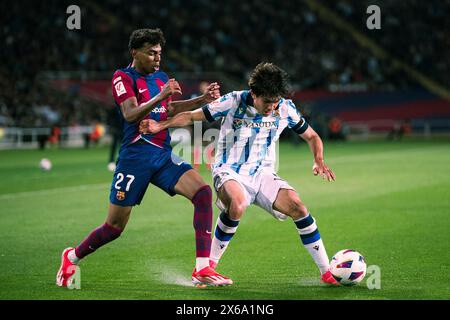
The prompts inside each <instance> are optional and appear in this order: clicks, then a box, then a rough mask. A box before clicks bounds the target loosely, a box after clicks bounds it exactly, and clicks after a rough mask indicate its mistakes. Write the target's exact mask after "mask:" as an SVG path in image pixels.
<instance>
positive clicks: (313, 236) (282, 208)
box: [273, 189, 337, 284]
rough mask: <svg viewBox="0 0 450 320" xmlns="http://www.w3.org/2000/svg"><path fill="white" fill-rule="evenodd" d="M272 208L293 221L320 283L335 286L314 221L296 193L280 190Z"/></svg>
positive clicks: (289, 190)
mask: <svg viewBox="0 0 450 320" xmlns="http://www.w3.org/2000/svg"><path fill="white" fill-rule="evenodd" d="M273 208H274V209H275V210H277V211H279V212H281V213H283V214H285V215H287V216H289V217H291V218H292V220H293V221H294V223H295V226H296V228H297V231H298V233H299V235H300V239H301V241H302V243H303V245H304V246H305V248H306V249H307V250H308V252H309V253H310V255H311V257H312V258H313V260H314V262H315V263H316V265H317V267H318V268H319V270H320V273H321V281H322V282H324V283H329V284H337V282H336V280H335V279H334V278H333V276H332V275H331V273H330V271H329V268H330V264H329V259H328V255H327V252H326V250H325V246H324V244H323V241H322V239H321V237H320V233H319V229H318V228H317V225H316V221H315V219H314V218H313V217H312V216H311V214H310V213H309V212H308V210H307V208H306V206H305V205H304V204H303V203H302V201H301V200H300V198H299V196H298V195H297V192H295V191H294V190H291V189H280V190H279V191H278V195H277V198H276V200H275V202H274V204H273Z"/></svg>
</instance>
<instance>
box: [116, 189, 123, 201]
mask: <svg viewBox="0 0 450 320" xmlns="http://www.w3.org/2000/svg"><path fill="white" fill-rule="evenodd" d="M116 198H117V200H119V201H122V200H125V192H124V191H117V193H116Z"/></svg>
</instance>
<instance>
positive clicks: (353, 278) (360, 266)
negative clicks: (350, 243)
mask: <svg viewBox="0 0 450 320" xmlns="http://www.w3.org/2000/svg"><path fill="white" fill-rule="evenodd" d="M330 272H331V274H332V275H333V277H334V278H335V279H336V281H337V282H339V283H340V284H342V285H344V286H353V285H355V284H358V283H360V282H361V281H362V280H363V279H364V276H365V275H366V261H365V260H364V257H363V256H362V255H361V254H360V253H359V252H357V251H355V250H350V249H345V250H341V251H339V252H338V253H336V254H335V255H334V256H333V258H331V262H330Z"/></svg>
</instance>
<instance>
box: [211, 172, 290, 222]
mask: <svg viewBox="0 0 450 320" xmlns="http://www.w3.org/2000/svg"><path fill="white" fill-rule="evenodd" d="M212 176H213V182H214V189H215V190H216V192H218V190H219V189H220V187H222V185H223V184H224V183H225V182H227V181H228V180H235V181H236V182H238V183H239V184H240V185H241V187H242V189H243V191H244V195H245V198H246V199H247V206H249V205H251V204H256V205H257V206H259V207H261V208H263V209H264V210H266V211H267V212H268V213H270V214H271V215H272V216H273V217H274V218H276V219H278V220H280V221H284V220H286V219H287V217H288V216H286V215H285V214H283V213H281V212H279V211H277V210H275V209H273V203H274V202H275V200H276V198H277V195H278V191H279V190H280V189H290V190H294V188H292V187H291V186H290V185H289V184H288V183H287V182H286V181H285V180H283V179H281V178H280V177H279V176H277V175H276V174H275V173H274V172H272V171H264V170H261V171H260V172H258V173H256V174H255V175H254V176H246V175H240V174H238V173H236V172H235V171H233V170H231V169H228V168H216V169H214V171H213V173H212ZM216 205H217V207H218V208H219V210H222V211H223V210H226V207H225V205H224V204H223V203H222V201H220V199H219V197H217V201H216Z"/></svg>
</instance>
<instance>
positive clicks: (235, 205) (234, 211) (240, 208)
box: [228, 201, 247, 220]
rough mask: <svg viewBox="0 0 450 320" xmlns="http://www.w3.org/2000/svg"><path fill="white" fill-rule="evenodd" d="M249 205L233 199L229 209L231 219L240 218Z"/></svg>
mask: <svg viewBox="0 0 450 320" xmlns="http://www.w3.org/2000/svg"><path fill="white" fill-rule="evenodd" d="M246 208H247V206H246V205H245V203H244V202H239V201H231V204H230V207H229V209H228V214H229V216H230V218H231V219H233V220H239V219H241V217H242V216H243V215H244V212H245V209H246Z"/></svg>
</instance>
